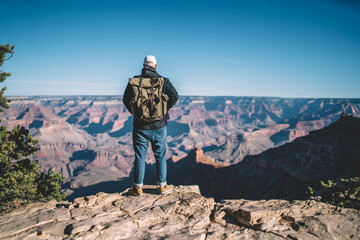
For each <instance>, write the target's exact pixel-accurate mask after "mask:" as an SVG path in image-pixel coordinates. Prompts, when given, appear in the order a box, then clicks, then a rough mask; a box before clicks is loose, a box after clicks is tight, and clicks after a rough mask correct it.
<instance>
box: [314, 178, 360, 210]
mask: <svg viewBox="0 0 360 240" xmlns="http://www.w3.org/2000/svg"><path fill="white" fill-rule="evenodd" d="M307 194H308V195H311V196H319V197H320V199H321V201H322V202H325V203H329V204H332V205H335V206H339V207H349V208H355V209H360V177H353V178H348V179H343V178H342V179H340V180H339V181H333V180H328V181H327V182H326V183H325V182H323V181H320V186H318V188H317V189H316V190H314V189H313V188H311V187H308V192H307Z"/></svg>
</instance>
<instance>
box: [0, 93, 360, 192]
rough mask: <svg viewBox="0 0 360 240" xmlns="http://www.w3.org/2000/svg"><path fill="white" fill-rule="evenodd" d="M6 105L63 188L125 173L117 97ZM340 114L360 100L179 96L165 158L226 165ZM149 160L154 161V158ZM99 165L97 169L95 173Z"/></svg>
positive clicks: (126, 155)
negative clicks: (195, 153)
mask: <svg viewBox="0 0 360 240" xmlns="http://www.w3.org/2000/svg"><path fill="white" fill-rule="evenodd" d="M11 100H12V102H11V103H10V109H6V110H5V111H4V112H3V113H0V118H1V120H2V123H4V124H6V125H8V126H9V127H12V126H14V125H17V124H20V125H23V126H25V127H29V128H30V131H31V133H32V134H33V135H34V137H35V138H37V139H39V151H38V152H37V153H36V155H35V156H34V159H38V160H39V164H40V166H41V167H42V170H45V171H49V170H54V171H61V172H62V173H63V175H64V176H65V177H66V181H68V182H69V183H68V184H67V185H66V186H86V184H87V183H90V182H93V181H91V180H89V178H88V176H94V175H99V176H100V175H103V170H104V169H112V167H115V168H117V169H118V170H119V174H120V175H119V177H121V178H123V177H124V175H125V176H129V175H130V173H131V170H132V166H133V164H132V163H133V161H134V153H133V149H132V138H131V131H132V121H133V119H132V116H131V114H130V113H129V112H127V110H126V109H125V106H124V105H123V103H122V97H121V96H64V97H58V96H53V97H51V96H47V97H46V96H43V97H36V96H33V97H11ZM342 112H347V113H349V114H352V115H354V116H358V117H360V100H359V99H296V98H292V99H290V98H273V97H191V96H184V97H180V99H179V102H178V103H177V104H176V105H175V107H174V108H173V109H171V110H170V117H171V121H170V122H169V125H168V139H167V142H168V148H167V155H166V158H167V159H173V160H174V161H178V163H179V164H180V163H183V161H180V162H179V160H180V159H182V158H184V157H185V156H186V155H187V154H188V152H189V151H190V150H192V149H195V148H196V147H201V148H202V151H203V153H204V155H206V157H207V158H206V159H205V158H203V159H202V160H201V162H202V163H204V164H208V165H212V166H215V167H220V166H230V165H233V164H237V163H239V162H241V161H243V159H244V158H246V157H247V156H249V155H256V154H260V153H262V152H264V151H266V150H268V149H271V148H274V147H277V146H280V145H283V144H285V143H287V142H291V141H293V140H294V139H296V138H298V137H302V136H306V135H307V134H308V133H309V131H312V130H315V129H320V128H323V127H325V126H328V125H329V124H331V123H332V122H334V121H336V120H337V119H338V117H339V116H340V114H341V113H342ZM149 152H151V151H149ZM146 162H147V163H150V164H151V163H152V164H153V163H154V162H155V160H154V157H153V154H152V153H150V154H148V157H147V159H146ZM185 165H186V164H185ZM99 167H100V168H102V171H101V173H99V174H98V168H99ZM89 172H92V173H89ZM105 175H106V174H105ZM108 176H112V178H111V179H109V178H106V179H104V181H116V180H117V177H115V176H114V174H113V171H112V170H110V172H109V174H108ZM119 177H118V178H119ZM203 181H205V179H203ZM75 182H76V183H75ZM70 190H71V191H73V190H74V189H70Z"/></svg>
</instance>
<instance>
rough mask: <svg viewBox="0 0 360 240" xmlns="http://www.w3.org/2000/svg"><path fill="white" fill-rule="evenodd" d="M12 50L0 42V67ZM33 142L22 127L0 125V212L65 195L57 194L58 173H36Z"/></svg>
mask: <svg viewBox="0 0 360 240" xmlns="http://www.w3.org/2000/svg"><path fill="white" fill-rule="evenodd" d="M13 49H14V47H13V46H12V47H10V45H9V44H7V45H0V67H2V65H3V62H4V61H5V60H6V59H5V56H6V55H7V54H13ZM8 76H10V73H5V72H2V71H0V82H3V81H5V79H6V78H7V77H8ZM5 90H6V87H4V88H2V89H1V90H0V112H2V111H3V108H9V106H8V104H7V103H8V102H10V101H9V100H8V99H6V98H5V97H4V91H5ZM0 122H1V120H0ZM37 143H38V141H37V140H36V139H34V138H33V137H32V136H31V134H29V130H28V129H26V128H25V127H22V126H15V127H14V128H13V129H12V130H8V129H7V127H6V126H0V212H3V211H7V210H10V209H12V208H14V207H18V206H21V205H25V204H28V203H30V202H33V201H46V200H52V199H55V200H57V201H60V200H62V199H63V198H64V197H65V194H61V193H60V189H61V181H62V180H63V179H64V178H63V177H62V174H61V173H54V172H53V171H50V172H49V173H45V172H40V166H39V164H38V162H37V161H31V160H30V159H29V158H28V156H30V155H32V154H34V153H35V152H36V151H37Z"/></svg>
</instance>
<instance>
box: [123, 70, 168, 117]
mask: <svg viewBox="0 0 360 240" xmlns="http://www.w3.org/2000/svg"><path fill="white" fill-rule="evenodd" d="M129 84H130V85H131V87H132V89H133V92H134V98H133V99H132V100H131V102H130V105H131V111H132V114H133V115H134V119H135V120H137V121H139V120H142V121H145V122H154V121H158V120H162V119H164V116H165V114H166V113H167V101H168V99H169V97H168V96H167V95H166V94H164V93H163V87H164V78H161V77H160V78H143V77H135V78H130V79H129Z"/></svg>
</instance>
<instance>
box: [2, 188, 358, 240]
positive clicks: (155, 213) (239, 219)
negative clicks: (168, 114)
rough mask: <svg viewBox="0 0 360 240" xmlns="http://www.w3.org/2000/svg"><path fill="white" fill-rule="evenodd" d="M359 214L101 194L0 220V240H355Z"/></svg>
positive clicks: (312, 206)
mask: <svg viewBox="0 0 360 240" xmlns="http://www.w3.org/2000/svg"><path fill="white" fill-rule="evenodd" d="M359 222H360V212H359V211H357V210H354V209H345V208H338V207H335V206H332V205H328V204H325V203H321V202H316V201H314V200H306V201H291V202H289V201H285V200H259V201H249V200H244V199H239V200H224V201H221V202H219V203H216V202H214V200H213V199H212V198H205V197H203V196H202V195H201V194H200V191H199V188H198V186H176V187H175V188H174V190H173V191H172V192H170V193H169V194H166V195H157V194H156V189H155V186H145V187H144V195H142V196H139V197H132V196H127V194H126V192H122V193H113V194H106V193H101V192H100V193H98V194H96V195H91V196H86V197H81V198H76V199H75V200H74V201H73V202H66V201H64V202H56V201H50V202H47V203H33V204H30V205H28V206H25V207H22V208H19V209H15V210H13V211H11V212H9V213H7V214H3V215H1V216H0V239H150V238H151V239H207V240H210V239H358V237H359V236H360V224H359Z"/></svg>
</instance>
